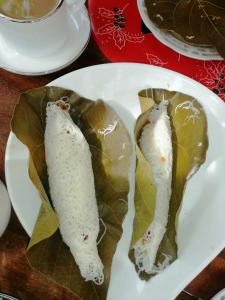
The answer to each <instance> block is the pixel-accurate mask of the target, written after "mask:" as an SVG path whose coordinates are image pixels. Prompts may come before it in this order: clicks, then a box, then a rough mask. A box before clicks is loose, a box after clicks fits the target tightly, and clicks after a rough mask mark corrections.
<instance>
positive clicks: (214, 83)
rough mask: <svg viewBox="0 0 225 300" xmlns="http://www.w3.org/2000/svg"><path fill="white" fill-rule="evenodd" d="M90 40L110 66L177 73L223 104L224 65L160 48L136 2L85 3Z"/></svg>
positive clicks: (98, 0) (93, 0) (104, 0)
mask: <svg viewBox="0 0 225 300" xmlns="http://www.w3.org/2000/svg"><path fill="white" fill-rule="evenodd" d="M88 10H89V14H90V17H91V22H92V33H93V36H94V38H95V40H96V42H97V44H98V46H99V48H100V49H101V51H102V52H103V53H104V55H105V56H106V57H107V58H108V59H109V60H110V61H112V62H139V63H146V64H151V65H156V66H160V67H164V68H168V69H170V70H174V71H177V72H179V73H182V74H184V75H186V76H188V77H191V78H193V79H195V80H197V81H199V82H201V83H202V84H204V85H206V86H207V87H208V88H210V89H211V90H212V91H213V92H214V93H216V94H217V95H218V96H220V97H221V98H222V99H223V100H224V101H225V61H202V60H197V59H192V58H188V57H185V56H183V55H181V54H178V53H176V52H175V51H173V50H172V49H170V48H168V47H167V46H165V45H163V44H161V43H160V42H159V41H158V40H157V39H156V38H155V37H154V36H153V34H152V33H151V32H150V31H149V30H148V29H147V28H146V27H145V25H144V23H143V22H142V20H141V17H140V14H139V12H138V8H137V0H89V2H88Z"/></svg>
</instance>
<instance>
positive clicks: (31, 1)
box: [0, 0, 61, 20]
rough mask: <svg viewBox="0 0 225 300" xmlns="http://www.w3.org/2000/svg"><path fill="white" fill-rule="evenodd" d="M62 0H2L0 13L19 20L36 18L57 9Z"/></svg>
mask: <svg viewBox="0 0 225 300" xmlns="http://www.w3.org/2000/svg"><path fill="white" fill-rule="evenodd" d="M60 2H61V1H60V0H0V13H1V14H2V15H5V16H7V17H10V18H13V19H17V20H34V19H39V18H42V17H45V16H47V15H49V14H50V13H51V12H53V11H54V10H55V8H56V7H57V6H58V5H59V3H60Z"/></svg>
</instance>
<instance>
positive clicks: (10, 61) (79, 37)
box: [0, 6, 90, 75]
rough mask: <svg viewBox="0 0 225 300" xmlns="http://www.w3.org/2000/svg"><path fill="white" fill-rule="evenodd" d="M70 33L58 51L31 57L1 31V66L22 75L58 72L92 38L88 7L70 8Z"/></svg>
mask: <svg viewBox="0 0 225 300" xmlns="http://www.w3.org/2000/svg"><path fill="white" fill-rule="evenodd" d="M69 18H70V26H71V30H70V34H69V37H68V39H67V40H66V43H65V44H64V45H63V47H62V48H60V49H59V50H58V51H57V52H55V53H52V54H51V55H48V56H44V57H38V58H34V57H29V56H27V55H23V54H22V53H19V52H17V51H16V49H14V48H11V47H10V46H9V45H8V44H7V43H6V42H5V41H4V40H3V37H2V36H1V33H0V67H1V68H3V69H6V70H8V71H10V72H13V73H17V74H22V75H43V74H49V73H53V72H56V71H58V70H61V69H63V68H65V67H66V66H68V65H70V64H71V63H72V62H73V61H75V60H76V59H77V58H78V57H79V56H80V55H81V54H82V52H83V51H84V49H85V48H86V46H87V44H88V41H89V38H90V19H89V16H88V13H87V9H86V8H85V6H84V7H82V8H81V9H80V10H78V11H76V10H70V13H69Z"/></svg>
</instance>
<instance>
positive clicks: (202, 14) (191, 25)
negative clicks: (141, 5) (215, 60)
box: [145, 0, 225, 58]
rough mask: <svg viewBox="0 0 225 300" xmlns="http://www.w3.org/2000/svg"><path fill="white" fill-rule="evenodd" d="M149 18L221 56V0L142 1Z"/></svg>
mask: <svg viewBox="0 0 225 300" xmlns="http://www.w3.org/2000/svg"><path fill="white" fill-rule="evenodd" d="M145 5H146V8H147V11H148V15H149V18H150V19H151V21H152V22H153V23H154V24H156V25H157V26H158V27H159V28H160V29H162V30H169V31H170V32H172V34H175V36H176V37H177V38H178V39H180V40H183V41H185V42H186V43H188V44H191V45H196V46H205V45H208V46H213V47H215V48H216V49H217V51H218V52H219V54H220V55H221V56H222V57H223V58H225V1H224V0H209V1H206V0H199V1H195V0H189V1H187V0H183V1H182V0H181V1H180V0H171V1H161V0H145Z"/></svg>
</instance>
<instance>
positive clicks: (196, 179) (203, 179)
mask: <svg viewBox="0 0 225 300" xmlns="http://www.w3.org/2000/svg"><path fill="white" fill-rule="evenodd" d="M50 85H55V86H61V87H64V88H68V89H73V90H75V91H77V92H78V93H80V94H81V95H83V96H84V97H87V98H90V99H93V100H96V99H103V100H104V101H106V102H107V103H109V104H110V105H111V106H112V107H113V108H114V109H115V110H116V111H117V113H118V114H119V115H120V117H121V118H122V119H123V120H124V122H125V125H126V126H127V128H128V130H129V132H130V134H132V133H133V126H134V122H135V119H136V118H137V116H138V115H139V113H140V108H139V102H138V96H137V93H138V91H140V90H141V89H144V88H147V87H155V88H165V89H169V90H175V91H182V92H183V93H186V94H189V95H192V96H194V97H196V98H197V99H198V100H199V101H200V102H201V103H202V105H203V106H204V109H205V112H206V114H207V119H208V136H209V149H208V152H207V159H206V162H205V163H204V164H203V165H202V167H201V168H200V170H199V171H198V172H197V173H196V174H195V176H193V178H192V179H191V180H190V182H189V183H188V185H187V189H186V192H185V194H184V199H183V206H182V211H181V214H180V219H179V227H178V246H179V258H178V259H177V260H176V261H175V262H174V263H173V264H172V265H171V266H169V267H168V268H167V269H166V270H165V271H164V272H163V273H162V274H160V275H158V276H155V277H154V278H153V279H152V280H150V281H149V282H147V283H146V282H144V281H141V280H139V278H138V276H137V274H136V272H135V270H134V266H133V264H132V263H131V262H130V261H129V259H128V257H127V251H128V247H129V241H130V237H131V231H132V220H133V215H134V206H133V193H134V173H131V177H130V180H131V191H130V195H129V213H128V215H127V216H126V219H125V222H124V232H125V233H124V234H123V236H122V239H121V241H120V242H119V245H118V248H117V252H116V255H115V257H114V260H113V268H112V278H111V284H110V288H109V295H108V300H156V299H157V300H172V299H174V298H175V297H176V296H177V295H178V294H179V292H180V291H181V290H182V289H183V288H184V287H185V286H186V285H187V284H188V283H189V282H190V281H191V280H192V279H193V278H194V277H195V276H196V275H197V274H198V273H199V272H200V271H201V270H202V269H203V268H204V267H205V266H206V265H207V264H208V263H209V262H210V261H211V260H212V259H213V258H214V257H215V256H216V255H217V254H218V253H219V252H220V251H221V250H222V249H223V248H224V247H225V226H224V211H225V201H224V193H225V186H224V178H225V155H224V153H225V105H224V103H223V102H222V101H221V100H220V99H219V98H218V97H217V96H216V95H215V94H214V93H212V92H211V91H210V90H208V89H207V88H206V87H204V86H203V85H201V84H199V83H197V82H196V81H193V80H191V79H189V78H187V77H185V76H183V75H180V74H178V73H175V72H172V71H169V70H167V69H163V68H159V67H154V66H148V65H142V64H132V63H130V64H129V63H121V64H104V65H98V66H93V67H89V68H85V69H80V70H78V71H75V72H72V73H70V74H67V75H65V76H63V77H61V78H58V79H57V80H55V81H53V82H52V83H51V84H50ZM133 158H134V157H133ZM134 161H135V159H133V166H132V171H134ZM27 166H28V152H27V150H26V148H25V147H24V146H23V145H22V144H21V143H20V142H19V141H18V140H17V139H16V138H15V136H14V135H13V134H12V133H11V134H10V137H9V140H8V144H7V149H6V157H5V174H6V182H7V186H8V191H9V194H10V197H11V200H12V204H13V207H14V209H15V211H16V213H17V215H18V217H19V219H20V221H21V223H22V225H23V226H24V228H25V230H26V231H27V233H28V234H29V235H31V232H32V229H33V226H34V223H35V220H36V218H37V215H38V209H39V207H40V198H39V196H38V194H37V192H36V190H35V188H34V187H33V185H32V184H31V181H30V179H29V177H28V174H27ZM121 283H122V284H121ZM85 300H86V299H85ZM87 300H88V299H87Z"/></svg>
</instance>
